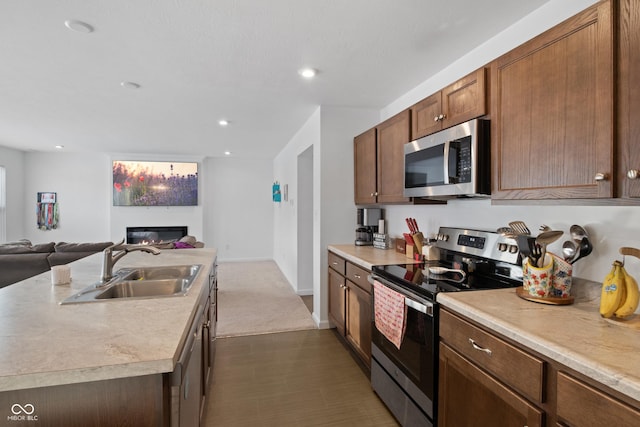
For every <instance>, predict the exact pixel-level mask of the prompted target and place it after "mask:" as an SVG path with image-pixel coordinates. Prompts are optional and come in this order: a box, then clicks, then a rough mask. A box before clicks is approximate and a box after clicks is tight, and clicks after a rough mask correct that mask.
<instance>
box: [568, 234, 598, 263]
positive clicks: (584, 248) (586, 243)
mask: <svg viewBox="0 0 640 427" xmlns="http://www.w3.org/2000/svg"><path fill="white" fill-rule="evenodd" d="M592 250H593V245H592V244H591V241H590V240H589V238H588V237H583V238H582V240H581V241H580V247H579V252H578V256H577V257H575V259H573V260H572V261H570V263H571V264H573V263H574V262H576V261H578V260H579V259H580V258H584V257H586V256H587V255H589V254H590V253H591V251H592Z"/></svg>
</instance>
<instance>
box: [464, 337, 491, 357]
mask: <svg viewBox="0 0 640 427" xmlns="http://www.w3.org/2000/svg"><path fill="white" fill-rule="evenodd" d="M469 343H470V344H471V346H472V347H473V348H474V349H475V350H478V351H483V352H485V353H487V354H488V355H489V356H491V353H492V351H491V350H489V349H488V348H484V347H481V346H479V345H478V344H476V342H475V341H474V340H472V339H471V338H469Z"/></svg>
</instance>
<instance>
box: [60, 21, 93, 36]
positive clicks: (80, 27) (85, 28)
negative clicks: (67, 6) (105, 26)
mask: <svg viewBox="0 0 640 427" xmlns="http://www.w3.org/2000/svg"><path fill="white" fill-rule="evenodd" d="M64 26H65V27H67V28H68V29H70V30H71V31H75V32H77V33H85V34H89V33H92V32H93V27H92V26H91V25H89V24H87V23H86V22H82V21H76V20H75V19H67V20H66V21H64Z"/></svg>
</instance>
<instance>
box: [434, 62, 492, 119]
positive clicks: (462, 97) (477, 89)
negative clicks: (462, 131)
mask: <svg viewBox="0 0 640 427" xmlns="http://www.w3.org/2000/svg"><path fill="white" fill-rule="evenodd" d="M485 83H486V73H485V69H484V68H480V69H479V70H477V71H474V72H473V73H471V74H469V75H468V76H465V77H463V78H461V79H460V80H458V81H457V82H455V83H453V84H452V85H450V86H447V87H446V88H445V89H443V90H442V111H444V117H443V119H442V128H443V129H446V128H448V127H451V126H454V125H457V124H459V123H463V122H466V121H468V120H471V119H475V118H476V117H480V116H484V115H485V114H486V113H487V102H486V90H485Z"/></svg>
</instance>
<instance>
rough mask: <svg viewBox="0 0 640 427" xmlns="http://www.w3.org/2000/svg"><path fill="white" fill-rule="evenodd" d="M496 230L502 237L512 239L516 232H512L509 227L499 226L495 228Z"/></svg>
mask: <svg viewBox="0 0 640 427" xmlns="http://www.w3.org/2000/svg"><path fill="white" fill-rule="evenodd" d="M496 232H497V233H499V234H501V235H503V236H504V237H509V238H512V239H514V238H515V237H516V234H515V233H514V232H513V230H512V229H511V227H500V228H498V229H497V230H496Z"/></svg>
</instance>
